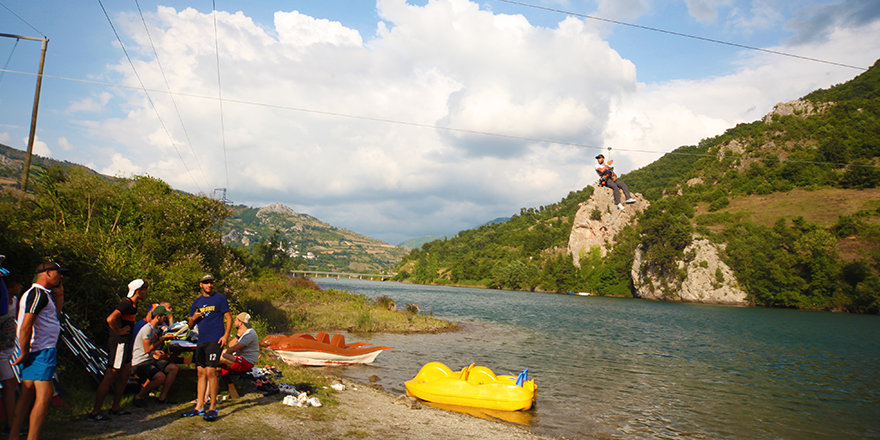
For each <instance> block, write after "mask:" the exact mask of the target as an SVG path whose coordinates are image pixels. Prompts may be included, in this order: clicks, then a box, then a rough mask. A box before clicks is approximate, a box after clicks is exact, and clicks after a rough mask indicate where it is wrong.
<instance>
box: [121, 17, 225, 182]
mask: <svg viewBox="0 0 880 440" xmlns="http://www.w3.org/2000/svg"><path fill="white" fill-rule="evenodd" d="M134 4H135V5H137V9H138V13H139V14H140V15H141V22H143V23H144V31H146V33H147V38H148V39H149V40H150V47H152V48H153V55H155V56H156V64H158V65H159V71H160V72H162V79H164V80H165V88H166V89H168V91H169V92H170V91H171V85H170V84H168V77H167V76H166V75H165V69H164V68H163V67H162V62H161V61H159V52H157V51H156V45H155V44H153V36H152V35H150V29H149V27H148V26H147V20H146V19H145V18H144V13H143V11H141V5H140V3H139V2H138V0H134ZM169 96H170V97H171V103H172V104H174V111H175V112H177V119H178V120H180V126H181V128H183V135H184V137H186V142H187V144H189V149H190V151H192V154H193V158H194V159H195V160H196V166H198V167H199V172H201V173H202V178H204V179H205V185H206V186H207V187H208V188H210V187H211V184H210V183H209V182H208V175H207V174H205V170H203V169H202V164H201V162H199V156H198V155H196V150H195V148H193V144H192V140H190V138H189V132H187V130H186V125H185V124H184V123H183V116H182V115H181V114H180V108H178V107H177V101H176V100H175V99H174V94H170V93H169Z"/></svg>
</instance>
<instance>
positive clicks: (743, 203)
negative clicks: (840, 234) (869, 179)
mask: <svg viewBox="0 0 880 440" xmlns="http://www.w3.org/2000/svg"><path fill="white" fill-rule="evenodd" d="M707 207H708V204H705V203H703V204H701V205H700V207H699V208H698V210H697V212H696V214H697V215H699V214H706V213H708V209H707ZM878 207H880V188H870V189H864V190H856V189H841V188H822V189H817V190H815V191H807V190H805V189H800V188H797V189H793V190H791V191H789V192H785V193H773V194H768V195H751V196H741V197H734V198H732V199H731V200H730V205H728V206H727V207H726V208H724V209H721V210H719V211H718V212H719V213H742V212H747V213H749V214H750V215H749V216H748V219H749V220H750V221H753V222H755V223H757V224H760V225H764V226H773V224H774V223H775V222H776V220H778V219H780V218H786V219H792V218H795V217H798V216H801V217H803V218H804V220H806V221H807V222H810V223H814V224H817V225H821V226H823V227H828V226H831V225H833V224H835V223H837V218H838V217H839V216H841V215H852V214H854V213H856V212H858V211H860V210H863V209H877V208H878Z"/></svg>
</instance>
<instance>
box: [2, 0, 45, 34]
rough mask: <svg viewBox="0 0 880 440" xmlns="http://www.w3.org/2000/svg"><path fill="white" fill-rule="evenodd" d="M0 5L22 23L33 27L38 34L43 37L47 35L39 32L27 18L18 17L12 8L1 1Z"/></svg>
mask: <svg viewBox="0 0 880 440" xmlns="http://www.w3.org/2000/svg"><path fill="white" fill-rule="evenodd" d="M0 6H3V7H4V8H6V10H7V11H9V13H10V14H12V15H14V16H15V18H17V19H19V20H21V21H22V22H23V23H24V24H26V25H28V26H30V27H31V29H33V30H34V31H36V32H37V33H38V34H40V35H42V36H43V38H47V37H46V34H44V33H42V32H40V31H39V30H37V28H35V27H34V26H33V25H32V24H30V23H28V22H27V20H25V19H23V18H21V17H20V16H19V15H18V14H16V13H15V12H14V11H13V10H12V9H9V7H8V6H6V5H4V4H3V3H0Z"/></svg>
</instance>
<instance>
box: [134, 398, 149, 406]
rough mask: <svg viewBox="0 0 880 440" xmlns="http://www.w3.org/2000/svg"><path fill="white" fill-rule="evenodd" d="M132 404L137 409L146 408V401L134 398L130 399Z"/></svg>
mask: <svg viewBox="0 0 880 440" xmlns="http://www.w3.org/2000/svg"><path fill="white" fill-rule="evenodd" d="M132 403H134V406H136V407H138V408H146V407H147V400H146V399H138V398H134V399H132Z"/></svg>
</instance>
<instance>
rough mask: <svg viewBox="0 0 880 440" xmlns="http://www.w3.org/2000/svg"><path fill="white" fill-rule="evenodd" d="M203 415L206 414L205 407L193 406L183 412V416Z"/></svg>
mask: <svg viewBox="0 0 880 440" xmlns="http://www.w3.org/2000/svg"><path fill="white" fill-rule="evenodd" d="M203 415H205V410H204V409H195V408H193V409H191V410H189V411H187V412H185V413H183V414H181V417H195V416H203Z"/></svg>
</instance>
